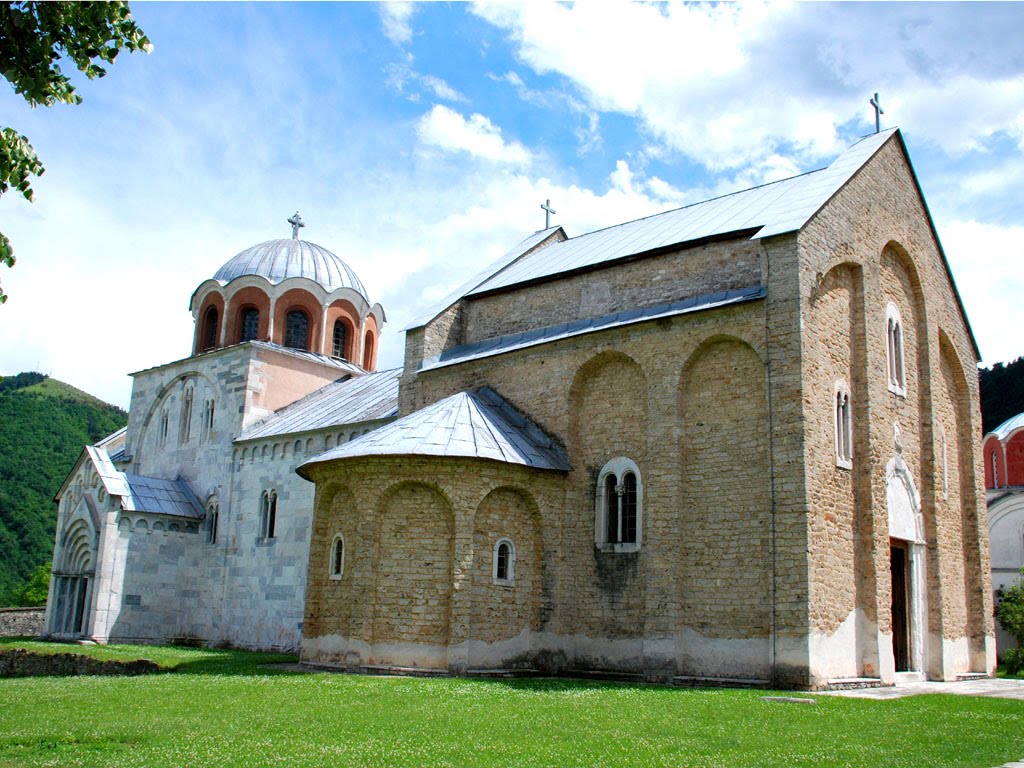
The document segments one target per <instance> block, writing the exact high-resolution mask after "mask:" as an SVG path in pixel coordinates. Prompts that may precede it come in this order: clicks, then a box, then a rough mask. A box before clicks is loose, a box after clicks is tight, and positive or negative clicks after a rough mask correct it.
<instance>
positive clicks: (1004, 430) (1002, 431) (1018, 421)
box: [992, 413, 1024, 440]
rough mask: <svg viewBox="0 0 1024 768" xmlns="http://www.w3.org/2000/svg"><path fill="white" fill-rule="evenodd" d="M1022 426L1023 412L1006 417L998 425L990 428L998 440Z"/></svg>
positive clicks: (1023, 420) (1023, 425)
mask: <svg viewBox="0 0 1024 768" xmlns="http://www.w3.org/2000/svg"><path fill="white" fill-rule="evenodd" d="M1022 427H1024V413H1018V414H1017V415H1016V416H1014V417H1013V418H1012V419H1007V420H1006V421H1004V422H1003V423H1002V424H1000V425H999V426H998V427H996V428H995V429H993V430H992V434H993V435H995V436H996V437H997V438H999V439H1000V440H1005V439H1006V438H1007V437H1009V436H1010V433H1011V432H1013V431H1014V430H1015V429H1021V428H1022Z"/></svg>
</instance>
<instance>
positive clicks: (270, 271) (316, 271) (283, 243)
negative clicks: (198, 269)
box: [213, 238, 368, 300]
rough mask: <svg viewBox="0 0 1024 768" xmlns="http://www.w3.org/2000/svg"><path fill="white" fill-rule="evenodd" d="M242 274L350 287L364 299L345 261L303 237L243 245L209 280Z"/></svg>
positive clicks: (226, 279) (276, 280)
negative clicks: (298, 279) (291, 278)
mask: <svg viewBox="0 0 1024 768" xmlns="http://www.w3.org/2000/svg"><path fill="white" fill-rule="evenodd" d="M244 275H259V276H260V277H264V278H266V279H267V280H268V281H269V282H271V283H274V284H277V283H280V282H282V281H283V280H287V279H288V278H289V277H306V278H309V279H310V280H313V281H314V282H316V283H319V284H320V285H322V286H323V287H324V288H325V289H326V290H327V291H335V290H337V289H338V288H351V289H353V290H354V291H357V292H358V293H359V294H360V295H361V296H362V297H363V298H364V299H365V298H367V297H366V289H365V288H364V287H363V284H362V282H361V281H360V280H359V277H358V275H356V273H355V272H353V271H352V268H351V267H349V265H348V264H346V263H345V262H344V261H342V260H341V258H339V257H338V256H335V255H334V254H333V253H331V252H330V251H328V250H327V249H326V248H324V247H322V246H319V245H317V244H316V243H310V242H307V241H306V240H296V239H294V238H286V239H281V240H267V242H265V243H260V244H259V245H254V246H252V247H251V248H246V249H245V250H244V251H242V252H241V253H239V254H238V255H237V256H234V257H233V258H231V259H230V260H228V262H227V263H225V264H224V266H222V267H221V268H220V269H218V270H217V273H216V274H215V275H214V276H213V279H214V280H220V281H222V282H224V283H230V282H231V281H232V280H234V279H235V278H237V277H242V276H244ZM367 300H368V299H367Z"/></svg>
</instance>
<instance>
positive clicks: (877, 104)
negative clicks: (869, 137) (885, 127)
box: [868, 91, 885, 133]
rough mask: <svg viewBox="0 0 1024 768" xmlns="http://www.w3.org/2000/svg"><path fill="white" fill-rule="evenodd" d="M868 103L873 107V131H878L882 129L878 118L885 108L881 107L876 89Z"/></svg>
mask: <svg viewBox="0 0 1024 768" xmlns="http://www.w3.org/2000/svg"><path fill="white" fill-rule="evenodd" d="M868 103H869V104H870V105H871V106H872V107H874V108H875V133H878V132H879V131H880V130H882V122H881V120H880V119H879V118H880V117H881V116H882V115H884V114H885V110H884V109H882V103H881V102H880V101H879V100H878V92H877V91H876V92H875V98H873V99H871V100H870V101H869V102H868Z"/></svg>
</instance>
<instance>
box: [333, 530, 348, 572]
mask: <svg viewBox="0 0 1024 768" xmlns="http://www.w3.org/2000/svg"><path fill="white" fill-rule="evenodd" d="M344 575H345V537H344V536H342V535H341V534H340V533H339V534H338V535H337V536H335V537H334V543H333V544H331V571H330V577H331V578H332V579H340V578H341V577H342V576H344Z"/></svg>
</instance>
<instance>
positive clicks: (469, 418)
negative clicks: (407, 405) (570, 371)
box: [297, 387, 571, 479]
mask: <svg viewBox="0 0 1024 768" xmlns="http://www.w3.org/2000/svg"><path fill="white" fill-rule="evenodd" d="M362 456H436V457H444V458H473V459H490V460H492V461H500V462H503V463H505V464H518V465H521V466H525V467H531V468H533V469H547V470H555V471H558V472H568V471H569V470H570V469H571V466H570V465H569V459H568V456H567V455H566V453H565V449H564V448H562V447H561V446H560V445H559V444H558V443H557V442H556V441H555V440H553V439H552V438H551V437H550V436H549V435H547V434H546V433H545V432H544V431H543V430H542V429H541V428H540V427H538V426H537V425H536V424H534V423H533V422H532V421H530V420H529V419H528V418H526V417H525V416H524V415H523V414H522V413H520V412H519V411H518V410H516V408H514V407H513V406H511V405H510V404H509V403H507V402H505V400H503V399H502V398H501V396H500V395H498V393H496V392H495V391H494V390H491V389H489V388H487V387H484V388H482V389H480V390H478V391H477V392H459V393H458V394H455V395H452V396H451V397H447V398H445V399H444V400H439V401H438V402H436V403H434V404H433V405H429V406H427V407H426V408H423V409H421V410H419V411H415V412H414V413H411V414H409V415H408V416H405V417H404V418H401V419H399V420H398V421H395V422H392V423H391V424H388V425H386V426H384V427H381V428H380V429H377V430H374V431H373V432H370V433H368V434H366V435H363V436H362V437H359V438H357V439H355V440H353V441H352V442H350V443H345V444H344V445H340V446H338V447H337V448H334V449H332V450H330V451H327V452H326V453H322V454H320V455H319V456H316V457H314V458H312V459H310V460H309V461H307V462H305V463H303V464H302V465H300V466H299V468H298V470H297V471H298V472H299V474H300V475H302V476H303V477H307V474H306V472H305V471H304V470H307V469H308V468H309V467H311V466H313V465H315V464H324V463H327V462H331V461H336V460H338V459H349V458H355V457H362ZM307 479H308V478H307Z"/></svg>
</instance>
